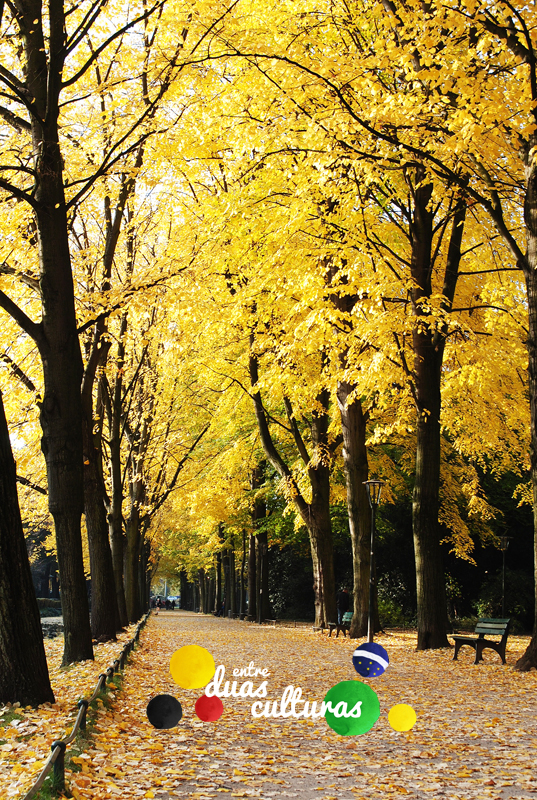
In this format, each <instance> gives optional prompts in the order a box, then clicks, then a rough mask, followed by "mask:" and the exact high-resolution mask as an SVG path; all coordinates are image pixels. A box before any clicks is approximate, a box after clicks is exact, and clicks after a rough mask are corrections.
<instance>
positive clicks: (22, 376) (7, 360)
mask: <svg viewBox="0 0 537 800" xmlns="http://www.w3.org/2000/svg"><path fill="white" fill-rule="evenodd" d="M0 361H3V362H4V364H9V367H10V369H11V372H12V373H13V375H15V377H17V378H18V379H19V380H20V382H21V383H23V384H24V386H26V388H27V389H28V391H29V392H34V393H35V394H37V389H36V387H35V385H34V382H33V381H32V380H31V378H29V377H28V375H27V374H26V373H25V372H24V371H23V370H22V369H21V368H20V367H19V365H18V364H17V363H16V362H15V361H13V359H12V358H11V356H8V354H7V353H0Z"/></svg>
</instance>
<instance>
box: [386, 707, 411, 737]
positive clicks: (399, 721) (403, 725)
mask: <svg viewBox="0 0 537 800" xmlns="http://www.w3.org/2000/svg"><path fill="white" fill-rule="evenodd" d="M416 719H417V717H416V712H415V711H414V709H413V708H412V706H407V704H406V703H399V705H397V706H393V707H392V708H390V710H389V712H388V722H389V723H390V725H391V726H392V728H393V729H394V731H409V730H410V729H411V728H412V727H413V726H414V724H415V722H416Z"/></svg>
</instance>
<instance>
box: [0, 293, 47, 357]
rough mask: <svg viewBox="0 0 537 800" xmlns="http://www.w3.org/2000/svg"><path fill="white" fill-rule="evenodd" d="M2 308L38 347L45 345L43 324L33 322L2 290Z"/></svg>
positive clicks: (0, 303) (0, 297) (0, 298)
mask: <svg viewBox="0 0 537 800" xmlns="http://www.w3.org/2000/svg"><path fill="white" fill-rule="evenodd" d="M0 308H3V309H4V311H7V313H8V314H10V315H11V316H12V317H13V319H14V320H15V322H16V323H17V324H18V325H20V327H21V328H22V330H23V331H24V332H25V333H27V334H28V336H30V337H31V338H32V339H33V340H34V342H35V343H36V344H37V346H38V347H39V346H40V345H42V344H43V328H42V325H41V323H37V322H33V321H32V320H31V319H30V317H28V316H26V314H25V313H24V311H23V310H22V309H21V308H19V307H18V305H17V304H16V303H14V302H13V300H11V298H9V297H8V296H7V294H5V293H4V292H3V291H2V290H1V289H0Z"/></svg>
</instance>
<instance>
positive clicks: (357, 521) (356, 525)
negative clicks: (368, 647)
mask: <svg viewBox="0 0 537 800" xmlns="http://www.w3.org/2000/svg"><path fill="white" fill-rule="evenodd" d="M353 388H354V387H353V386H352V385H351V384H350V383H347V382H345V381H339V382H338V386H337V401H338V407H339V413H340V417H341V430H342V433H343V465H344V469H345V483H346V487H347V512H348V516H349V528H350V534H351V545H352V569H353V582H354V590H353V594H354V609H353V611H354V616H353V618H352V623H351V627H350V631H349V635H350V636H351V638H357V637H359V636H365V635H366V634H367V619H368V611H369V548H370V543H371V508H370V506H369V500H368V497H367V489H366V487H365V486H364V481H367V480H368V477H369V465H368V460H367V447H366V444H365V442H366V416H365V414H364V413H363V410H362V404H361V402H360V400H359V399H358V398H357V399H355V400H354V401H353V402H352V403H350V404H349V397H350V396H351V394H352V390H353ZM375 589H376V581H375Z"/></svg>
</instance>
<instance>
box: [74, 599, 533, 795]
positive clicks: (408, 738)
mask: <svg viewBox="0 0 537 800" xmlns="http://www.w3.org/2000/svg"><path fill="white" fill-rule="evenodd" d="M378 641H379V643H380V644H382V645H383V646H384V647H385V648H386V650H387V651H388V653H389V656H390V666H389V668H388V670H387V671H386V673H385V674H384V675H382V676H381V677H379V678H376V679H371V680H369V681H367V682H368V683H369V685H370V686H371V687H372V688H373V689H374V690H375V691H376V692H377V694H378V696H379V700H380V707H381V716H380V719H379V720H378V722H377V723H376V724H375V726H374V727H373V729H372V730H371V731H370V732H369V733H366V734H363V735H362V736H357V737H341V736H338V735H337V734H335V733H334V732H333V731H332V730H330V728H328V726H327V725H326V722H325V721H324V720H323V719H320V720H304V719H282V718H261V719H254V718H253V717H252V715H251V713H250V706H251V703H252V702H253V701H252V700H250V699H242V698H231V697H229V698H228V697H223V698H222V702H223V704H224V714H223V715H222V717H221V718H220V720H218V721H217V722H213V723H210V722H201V721H200V720H198V718H197V717H196V715H195V713H194V705H195V702H196V700H197V699H198V697H200V696H201V695H202V694H203V689H196V690H190V691H188V690H184V689H181V688H180V687H178V686H177V685H176V684H175V683H174V682H173V680H172V678H171V676H170V674H169V663H170V658H171V656H172V655H173V653H174V652H175V651H176V650H178V649H179V648H180V647H182V646H184V645H187V644H197V645H200V646H202V647H205V648H206V649H207V650H209V652H211V653H212V655H213V657H214V659H215V663H216V665H218V664H224V665H225V668H226V675H225V679H226V680H227V679H230V680H233V675H232V673H233V669H240V668H244V667H247V666H248V665H249V663H250V662H252V661H253V662H254V665H255V667H258V668H265V669H268V671H269V672H270V677H269V678H268V695H267V699H270V700H272V699H274V700H278V699H279V698H280V697H281V695H282V692H283V690H284V689H285V687H286V686H287V685H289V684H294V685H295V686H301V687H302V690H303V697H304V698H305V699H309V700H318V701H321V700H322V699H323V698H324V696H325V694H326V692H327V691H328V689H330V688H331V687H332V686H333V685H334V684H335V683H338V682H339V681H342V680H352V679H353V678H355V677H357V675H356V673H355V672H354V669H353V667H352V662H351V655H352V652H353V650H354V648H355V647H356V645H357V642H356V641H350V640H349V639H341V638H340V639H333V638H332V639H329V638H328V637H326V636H322V635H318V634H317V635H315V634H312V633H311V632H309V631H304V630H300V629H296V630H295V629H282V628H273V627H259V626H257V625H253V624H245V623H241V622H238V621H231V620H222V619H215V618H214V617H209V616H201V615H198V614H193V613H189V612H179V613H178V612H175V613H173V614H166V613H161V614H159V616H158V617H154V616H153V617H152V618H151V619H150V620H149V622H148V624H147V626H146V628H145V630H144V631H143V632H142V634H141V637H140V647H139V648H138V649H137V650H136V651H135V652H134V653H133V655H132V656H131V660H130V662H129V669H128V671H127V673H126V676H125V681H124V685H123V689H122V691H121V693H120V694H119V696H118V700H117V706H116V711H115V713H113V714H110V713H109V714H107V715H106V717H105V716H104V715H103V723H102V726H100V725H99V726H98V728H99V730H98V731H97V733H96V736H95V740H94V746H93V747H90V748H89V749H88V750H87V752H86V753H85V754H84V756H83V757H82V758H81V762H82V764H81V766H82V772H80V773H75V774H72V775H71V781H70V787H71V791H72V792H73V795H74V796H75V798H77V800H79V799H80V800H86V798H88V800H89V798H94V799H95V800H108V799H109V798H119V797H125V798H131V797H132V798H138V797H141V798H160V799H161V800H174V798H200V800H201V799H203V798H210V797H211V798H212V797H222V798H223V797H259V798H271V797H278V798H279V797H296V798H299V800H313V798H319V800H329V798H330V799H331V800H350V799H351V798H353V799H356V798H364V799H365V798H366V797H367V798H368V800H369V799H370V798H371V797H379V796H381V794H382V795H388V796H392V797H398V796H401V797H402V796H404V795H411V796H412V797H413V798H419V799H421V798H434V797H439V798H443V797H450V798H453V797H457V798H476V797H479V798H488V797H490V798H501V799H502V800H507V799H508V798H531V797H534V796H535V794H536V793H537V781H536V778H535V777H534V773H533V765H534V763H535V759H536V755H537V701H536V696H537V691H536V690H537V673H536V672H534V671H533V672H531V673H525V674H521V673H517V672H515V671H514V670H513V669H512V666H507V667H502V666H501V664H498V663H497V662H496V661H495V660H494V655H495V654H494V653H492V651H491V653H490V654H488V653H487V655H486V661H485V663H483V664H481V665H480V666H478V667H475V666H474V665H473V664H472V663H471V658H470V657H469V658H468V659H461V660H459V661H458V662H453V661H452V660H451V659H452V651H451V650H439V651H429V652H425V653H416V652H414V649H413V648H414V646H415V635H414V634H409V633H407V634H395V633H394V634H393V635H391V634H386V635H382V636H379V637H378ZM525 645H526V640H523V639H522V638H520V637H512V640H511V639H510V644H509V646H508V653H507V657H508V662H509V664H510V665H512V664H514V662H515V660H516V658H517V657H518V654H519V653H521V652H522V651H523V650H524V648H525ZM242 680H244V678H242ZM253 680H254V686H255V685H256V680H255V679H253ZM240 683H241V679H240V678H239V679H238V684H239V685H240ZM157 694H172V695H174V696H175V697H177V698H178V699H179V701H180V702H181V705H182V708H183V717H182V719H181V721H180V722H179V723H178V725H177V727H175V728H172V729H169V730H157V729H155V728H153V726H152V725H151V724H150V723H149V721H148V719H147V716H146V706H147V703H148V702H149V700H150V699H151V698H152V697H154V696H155V695H157ZM397 703H409V704H410V705H412V706H413V707H414V708H415V710H416V712H417V714H418V721H417V723H416V725H415V727H414V729H413V730H412V731H411V732H409V733H396V732H395V731H393V730H392V729H391V728H390V726H389V723H388V719H387V714H388V711H389V709H390V708H391V707H392V706H393V705H395V704H397Z"/></svg>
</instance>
